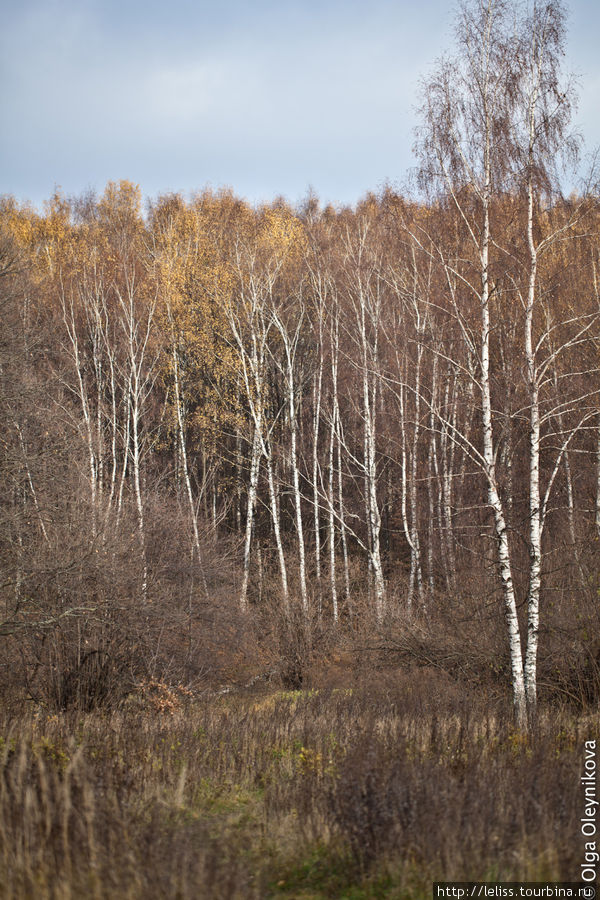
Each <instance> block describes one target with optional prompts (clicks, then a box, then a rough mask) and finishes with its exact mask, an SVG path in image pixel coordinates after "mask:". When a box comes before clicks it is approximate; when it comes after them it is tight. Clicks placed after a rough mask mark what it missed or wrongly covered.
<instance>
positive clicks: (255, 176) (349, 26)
mask: <svg viewBox="0 0 600 900" xmlns="http://www.w3.org/2000/svg"><path fill="white" fill-rule="evenodd" d="M0 7H1V11H2V28H1V30H0V129H1V130H0V193H10V194H14V195H16V196H17V197H18V198H19V199H20V200H29V201H31V202H32V203H34V204H36V205H40V204H41V203H42V201H43V200H44V199H47V198H48V197H49V196H50V195H51V194H52V192H53V190H54V187H55V186H56V185H60V186H61V187H62V189H63V190H64V191H65V192H66V193H68V194H73V193H81V192H82V191H84V190H86V189H88V188H93V189H96V190H98V191H101V190H102V189H103V187H104V185H105V183H106V182H107V181H108V180H118V179H121V178H128V179H130V180H132V181H135V182H137V183H139V184H140V186H141V188H142V190H143V192H144V194H145V195H147V196H155V195H156V194H158V193H160V192H165V191H173V190H176V191H183V192H184V193H185V194H188V193H190V192H192V191H194V190H198V189H201V188H203V187H204V186H205V185H207V184H210V185H212V186H213V187H219V186H222V185H228V186H231V187H232V188H233V189H234V190H235V192H236V193H237V194H239V195H241V196H243V197H246V198H248V199H249V200H251V201H261V200H271V199H272V198H273V197H275V196H276V195H279V194H283V195H284V196H286V197H287V198H288V199H289V200H290V201H292V202H295V201H297V200H299V199H301V197H302V196H304V195H305V193H306V190H307V188H308V187H309V185H310V186H312V187H313V188H314V189H315V190H316V192H317V193H318V194H319V196H320V197H321V198H322V199H323V200H325V201H331V202H333V203H336V204H342V203H354V202H355V201H356V200H357V199H358V198H359V197H360V196H361V195H363V194H364V193H365V191H367V190H373V189H377V188H378V187H380V186H381V185H382V184H383V183H384V182H385V181H390V182H392V183H394V184H398V185H401V184H402V182H403V181H404V180H405V178H406V175H407V172H408V170H409V169H410V167H411V166H413V165H414V161H413V158H412V153H411V147H412V144H413V129H414V127H415V124H416V116H415V104H416V91H417V88H418V84H419V79H420V78H421V77H422V76H423V75H426V74H427V72H428V71H430V69H431V67H432V65H433V63H434V62H435V59H436V58H437V57H439V55H440V54H441V53H442V52H443V51H444V50H445V49H449V48H450V47H451V44H452V22H453V17H454V2H453V0H421V2H418V0H417V2H415V0H369V2H368V3H367V0H361V2H357V0H253V2H248V0H246V2H243V0H214V2H211V3H209V2H207V0H171V2H170V3H167V2H166V0H0ZM569 8H570V28H569V47H568V58H567V62H566V66H567V68H568V69H570V70H574V71H575V72H576V73H577V74H579V75H580V77H581V89H580V106H579V110H578V113H577V115H576V123H577V125H578V127H579V129H580V130H581V131H582V133H583V134H584V136H585V139H586V146H587V148H588V150H590V151H591V150H592V149H593V148H594V146H595V145H598V144H600V122H599V118H600V117H599V114H598V113H599V109H600V102H599V101H600V54H599V53H598V49H597V46H598V38H599V35H600V3H599V2H598V0H573V2H572V3H571V4H569Z"/></svg>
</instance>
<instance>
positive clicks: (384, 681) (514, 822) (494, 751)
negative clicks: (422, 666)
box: [0, 673, 599, 900]
mask: <svg viewBox="0 0 600 900" xmlns="http://www.w3.org/2000/svg"><path fill="white" fill-rule="evenodd" d="M598 730H599V729H598V721H597V720H596V719H595V718H593V717H591V718H590V717H588V718H586V719H580V720H577V719H576V718H574V717H573V716H571V715H567V714H566V713H564V714H561V715H560V716H558V715H557V714H552V715H550V714H549V713H543V714H542V716H541V719H540V724H539V728H538V730H537V732H536V733H535V734H534V735H532V736H531V737H529V738H525V737H523V736H522V735H520V734H518V733H516V732H514V731H513V730H512V726H511V720H510V712H509V711H508V710H507V711H505V710H503V709H502V708H501V707H498V708H496V709H486V708H484V707H483V705H482V704H479V705H478V703H477V701H476V699H474V698H470V697H469V696H468V694H467V693H465V692H463V693H461V692H459V691H456V690H450V689H447V688H444V686H443V684H442V683H441V682H440V681H439V680H437V681H436V680H433V681H432V680H431V678H429V677H428V676H427V675H426V673H421V675H420V678H419V680H417V679H415V677H414V676H409V675H405V676H396V677H395V678H393V679H392V677H391V676H389V677H387V678H386V677H381V676H380V677H378V678H371V679H365V680H363V682H362V684H354V685H353V686H352V687H348V688H346V689H336V690H319V691H317V690H314V691H304V692H282V691H279V692H273V691H271V692H266V691H264V690H262V691H255V692H246V693H240V694H237V695H223V696H215V695H205V696H200V697H196V698H191V697H189V696H186V695H185V694H179V693H177V692H175V691H173V690H168V689H167V688H165V687H160V686H153V687H152V686H150V687H149V688H148V689H147V690H146V692H145V693H144V694H142V695H140V696H138V697H137V698H134V699H132V700H130V701H129V702H128V705H127V706H126V707H124V708H121V709H120V710H117V711H112V712H104V713H103V712H100V711H96V712H93V713H89V714H85V715H81V714H80V715H77V714H75V713H73V712H71V713H62V714H58V715H56V714H55V715H50V716H48V715H46V714H43V713H40V712H39V711H38V712H37V713H35V714H28V715H27V716H24V717H20V718H17V717H15V716H14V715H11V716H10V717H8V716H7V717H5V718H4V720H3V721H1V723H0V897H2V898H15V900H16V898H36V900H37V898H40V900H45V898H56V900H59V898H60V900H63V898H73V900H80V898H88V897H89V898H132V900H133V898H144V900H146V898H148V900H152V898H170V897H173V898H181V900H188V898H189V900H192V898H193V900H196V898H200V900H201V898H215V900H220V898H261V900H262V898H267V897H271V896H273V897H275V896H287V897H303V896H304V897H313V898H315V897H316V898H319V897H353V898H360V897H365V898H366V897H378V896H382V897H400V896H413V897H420V896H423V897H425V896H429V895H430V890H431V882H432V881H433V880H435V879H457V880H458V879H461V880H465V879H484V878H485V879H494V878H497V879H503V880H510V879H515V880H537V879H556V880H564V881H573V880H576V879H577V877H578V874H579V864H580V862H581V858H582V850H583V844H582V838H581V834H580V830H579V825H580V822H579V818H580V816H581V807H582V797H581V790H580V784H579V777H580V774H581V766H582V761H583V758H584V757H583V742H584V740H585V739H586V738H589V737H590V736H592V735H593V736H598Z"/></svg>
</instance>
